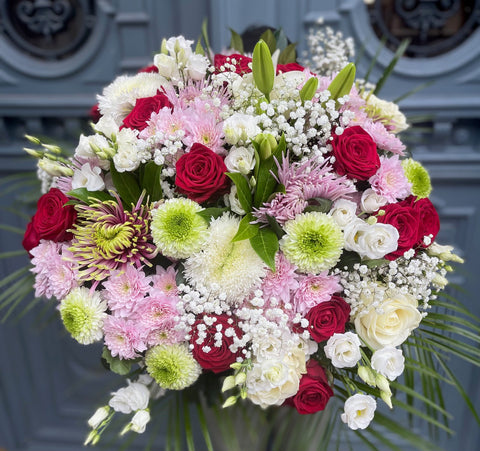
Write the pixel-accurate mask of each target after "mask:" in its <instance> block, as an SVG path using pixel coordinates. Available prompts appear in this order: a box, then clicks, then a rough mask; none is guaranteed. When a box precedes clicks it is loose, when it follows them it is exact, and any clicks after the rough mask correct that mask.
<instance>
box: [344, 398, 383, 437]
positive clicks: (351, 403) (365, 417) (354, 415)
mask: <svg viewBox="0 0 480 451" xmlns="http://www.w3.org/2000/svg"><path fill="white" fill-rule="evenodd" d="M376 408H377V401H375V399H374V398H373V397H372V396H370V395H362V394H360V393H357V394H355V395H353V396H350V398H348V399H347V400H346V401H345V406H344V413H342V415H341V419H342V421H343V422H344V423H347V424H348V427H349V428H350V429H353V430H355V429H365V428H366V427H368V425H369V424H370V422H371V421H372V420H373V417H374V414H375V409H376Z"/></svg>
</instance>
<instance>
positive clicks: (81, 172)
mask: <svg viewBox="0 0 480 451" xmlns="http://www.w3.org/2000/svg"><path fill="white" fill-rule="evenodd" d="M101 173H102V170H101V168H99V167H98V166H94V167H93V168H92V167H91V166H90V164H89V163H85V164H84V165H82V167H81V169H76V170H75V171H73V177H72V189H77V188H86V189H87V191H102V190H104V189H105V182H104V181H103V178H102V176H101V175H100V174H101Z"/></svg>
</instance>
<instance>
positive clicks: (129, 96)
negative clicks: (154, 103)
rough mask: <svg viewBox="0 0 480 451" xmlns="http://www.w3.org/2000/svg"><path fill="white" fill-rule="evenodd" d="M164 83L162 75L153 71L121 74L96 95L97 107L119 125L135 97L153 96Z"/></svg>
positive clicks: (132, 105)
mask: <svg viewBox="0 0 480 451" xmlns="http://www.w3.org/2000/svg"><path fill="white" fill-rule="evenodd" d="M166 83H167V81H166V80H165V78H164V77H162V76H161V75H159V74H157V73H154V72H141V73H139V74H136V75H133V76H129V75H122V76H120V77H118V78H116V79H115V81H114V82H113V83H111V84H109V85H108V86H107V87H105V89H104V90H103V93H102V95H99V96H98V108H99V109H100V112H101V113H102V115H105V116H111V117H113V119H114V120H115V122H116V123H117V125H119V126H120V125H121V123H122V121H123V119H125V117H126V116H127V115H128V113H130V111H131V110H132V108H133V107H134V106H135V102H136V100H137V99H140V98H142V97H152V96H154V95H155V94H156V93H157V90H158V89H160V88H161V87H162V86H163V85H164V84H166Z"/></svg>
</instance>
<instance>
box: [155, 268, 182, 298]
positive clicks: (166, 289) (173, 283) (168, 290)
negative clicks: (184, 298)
mask: <svg viewBox="0 0 480 451" xmlns="http://www.w3.org/2000/svg"><path fill="white" fill-rule="evenodd" d="M151 278H152V288H151V289H150V295H151V296H155V295H159V294H163V295H166V296H171V297H175V296H177V293H178V288H177V271H175V267H174V265H171V266H169V267H168V268H163V267H162V266H157V268H156V274H154V275H153V276H151Z"/></svg>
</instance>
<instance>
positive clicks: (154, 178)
mask: <svg viewBox="0 0 480 451" xmlns="http://www.w3.org/2000/svg"><path fill="white" fill-rule="evenodd" d="M161 175H162V166H159V165H158V164H156V163H155V162H154V161H149V162H148V163H147V164H145V165H144V166H143V167H142V171H141V173H140V189H143V190H145V191H146V193H147V195H148V197H149V199H150V201H153V202H154V201H157V200H160V199H162V197H163V192H162V186H161V185H160V176H161Z"/></svg>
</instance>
